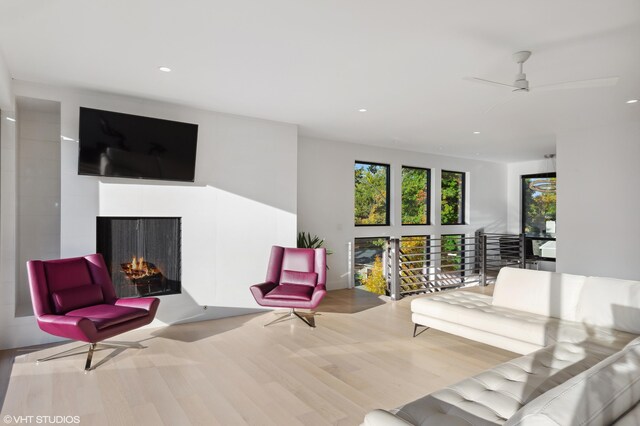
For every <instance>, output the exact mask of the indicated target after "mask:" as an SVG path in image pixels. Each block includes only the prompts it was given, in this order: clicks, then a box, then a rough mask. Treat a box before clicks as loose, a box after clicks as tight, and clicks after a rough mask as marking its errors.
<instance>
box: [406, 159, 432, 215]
mask: <svg viewBox="0 0 640 426" xmlns="http://www.w3.org/2000/svg"><path fill="white" fill-rule="evenodd" d="M403 169H415V170H425V171H426V172H427V187H426V191H427V200H426V203H425V204H426V207H427V223H404V222H403V219H402V195H403V194H402V180H401V181H400V222H401V224H400V225H401V226H429V225H431V224H432V223H431V169H429V168H427V167H414V166H405V165H403V166H402V168H401V169H400V178H401V179H404V177H403V176H402V170H403Z"/></svg>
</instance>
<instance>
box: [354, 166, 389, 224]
mask: <svg viewBox="0 0 640 426" xmlns="http://www.w3.org/2000/svg"><path fill="white" fill-rule="evenodd" d="M354 172H355V208H354V216H355V224H356V226H366V225H389V165H388V164H376V163H361V162H358V161H356V164H355V168H354Z"/></svg>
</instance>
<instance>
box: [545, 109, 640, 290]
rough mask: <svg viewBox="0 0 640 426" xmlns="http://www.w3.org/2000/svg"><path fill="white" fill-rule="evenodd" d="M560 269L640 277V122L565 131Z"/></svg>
mask: <svg viewBox="0 0 640 426" xmlns="http://www.w3.org/2000/svg"><path fill="white" fill-rule="evenodd" d="M557 153H558V161H557V164H558V205H557V209H558V228H557V237H558V245H557V247H558V248H557V250H558V251H557V253H558V264H557V270H558V271H559V272H569V273H575V274H583V275H594V276H608V277H615V278H625V279H636V280H638V279H640V268H638V264H639V260H640V244H639V243H638V242H639V240H640V219H639V215H638V212H640V197H639V196H638V188H640V167H639V165H638V164H639V162H640V122H638V121H636V122H628V123H624V124H618V125H615V126H614V125H612V126H606V127H598V128H587V129H583V130H577V131H572V132H566V133H561V134H559V135H558V138H557Z"/></svg>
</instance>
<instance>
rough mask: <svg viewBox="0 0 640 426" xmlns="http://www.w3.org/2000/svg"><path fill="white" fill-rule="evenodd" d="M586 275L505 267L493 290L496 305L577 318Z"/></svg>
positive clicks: (572, 318)
mask: <svg viewBox="0 0 640 426" xmlns="http://www.w3.org/2000/svg"><path fill="white" fill-rule="evenodd" d="M585 279H586V277H584V276H582V275H571V274H561V273H557V272H547V271H535V270H532V269H519V268H502V269H501V270H500V273H499V274H498V278H497V279H496V285H495V289H494V291H493V302H492V304H493V305H494V306H500V307H503V308H510V309H516V310H519V311H524V312H530V313H532V314H538V315H545V316H549V317H555V318H560V319H564V320H567V321H576V320H577V319H576V309H577V306H578V301H579V299H580V293H581V290H582V287H583V284H584V281H585Z"/></svg>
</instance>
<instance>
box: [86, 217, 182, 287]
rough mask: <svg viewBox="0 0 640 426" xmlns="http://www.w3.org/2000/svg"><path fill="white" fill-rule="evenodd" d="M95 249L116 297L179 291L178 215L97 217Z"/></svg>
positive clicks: (179, 244) (179, 225) (179, 243)
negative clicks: (103, 261)
mask: <svg viewBox="0 0 640 426" xmlns="http://www.w3.org/2000/svg"><path fill="white" fill-rule="evenodd" d="M96 229H97V235H96V236H97V238H96V241H97V252H98V253H101V254H102V256H103V257H104V260H105V263H106V264H107V268H108V270H109V274H110V275H111V280H112V281H113V285H114V287H115V289H116V295H117V296H118V297H139V296H151V295H153V296H160V295H166V294H179V293H181V291H182V284H181V277H180V276H181V271H180V265H181V258H180V247H181V223H180V218H179V217H104V216H101V217H98V218H97V227H96Z"/></svg>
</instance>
